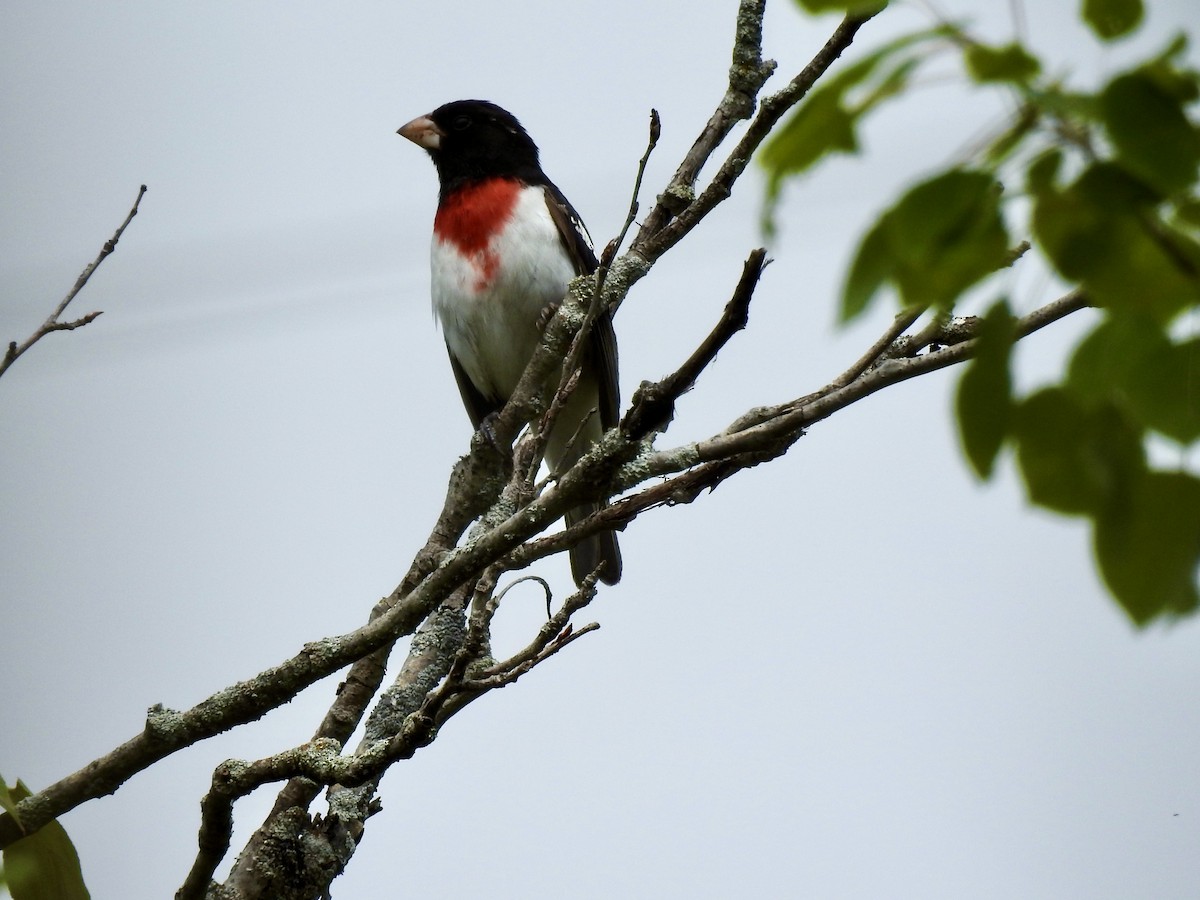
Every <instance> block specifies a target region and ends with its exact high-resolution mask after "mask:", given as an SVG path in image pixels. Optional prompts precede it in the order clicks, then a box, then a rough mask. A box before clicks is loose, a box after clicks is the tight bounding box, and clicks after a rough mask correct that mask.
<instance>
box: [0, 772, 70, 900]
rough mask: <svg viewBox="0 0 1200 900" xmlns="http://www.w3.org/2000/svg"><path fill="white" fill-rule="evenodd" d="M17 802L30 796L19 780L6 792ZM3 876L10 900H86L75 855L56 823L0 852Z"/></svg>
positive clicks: (45, 826) (64, 834)
mask: <svg viewBox="0 0 1200 900" xmlns="http://www.w3.org/2000/svg"><path fill="white" fill-rule="evenodd" d="M9 794H10V798H11V799H12V800H13V801H15V802H17V803H19V802H20V801H22V800H24V799H25V798H26V797H28V796H29V795H30V790H29V788H27V787H26V786H25V785H24V784H22V783H21V782H20V781H18V782H17V785H16V787H14V788H10V789H9ZM4 874H5V877H6V878H7V879H8V892H9V894H10V895H11V896H12V898H13V900H88V898H89V897H90V896H91V895H90V894H89V893H88V889H87V887H86V886H85V885H84V883H83V873H82V871H81V870H80V868H79V855H78V854H77V853H76V852H75V846H74V845H73V844H72V843H71V839H70V838H69V837H67V832H66V830H65V829H64V828H63V827H62V826H61V825H60V824H58V822H57V821H53V822H50V823H48V824H46V825H44V826H42V827H41V828H40V829H39V830H38V831H35V832H34V833H33V834H31V835H29V836H27V837H23V838H21V839H20V840H19V841H16V842H15V843H12V844H10V845H9V846H8V847H6V848H5V849H4Z"/></svg>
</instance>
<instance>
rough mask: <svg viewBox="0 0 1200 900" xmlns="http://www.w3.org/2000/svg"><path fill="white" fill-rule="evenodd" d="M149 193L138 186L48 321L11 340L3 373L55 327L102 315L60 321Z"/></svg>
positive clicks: (1, 368) (71, 327) (60, 328)
mask: <svg viewBox="0 0 1200 900" xmlns="http://www.w3.org/2000/svg"><path fill="white" fill-rule="evenodd" d="M145 195H146V186H145V185H144V184H143V185H142V186H141V188H139V189H138V195H137V198H136V199H135V200H134V201H133V206H132V208H130V210H129V215H127V216H126V217H125V221H124V222H122V223H121V224H120V226H119V227H118V228H117V230H116V231H115V232H114V233H113V236H112V237H111V238H109V239H108V240H107V241H105V242H104V246H103V247H101V248H100V254H99V255H98V256H97V257H96V258H95V259H94V260H93V261H92V262H91V263H89V264H88V266H87V268H85V269H84V270H83V272H81V273H80V275H79V277H78V278H76V279H75V286H74V287H72V288H71V290H70V291H69V292H68V293H67V296H65V297H63V299H62V301H61V302H60V303H59V304H58V306H56V307H55V308H54V312H52V313H50V316H49V318H47V319H46V321H45V322H43V323H42V324H41V327H40V328H38V330H37V331H35V332H34V333H33V334H31V335H30V336H29V337H28V338H26V339H25V341H24V342H22V343H20V344H18V343H17V342H16V341H10V342H9V344H8V349H7V350H5V352H4V357H3V358H2V359H0V375H3V374H4V373H5V372H7V371H8V367H9V366H11V365H12V364H13V363H14V362H16V361H17V358H18V357H20V356H21V354H22V353H24V352H25V351H26V350H28V349H29V348H30V347H32V346H33V345H34V344H36V343H37V342H38V341H40V340H41V339H42V338H44V337H45V336H46V335H48V334H50V333H51V332H55V331H74V330H75V329H76V328H82V327H83V326H84V325H87V324H88V323H90V322H92V321H94V320H95V318H96V317H97V316H99V315H100V311H99V310H97V311H95V312H90V313H88V314H87V315H85V316H81V317H80V318H78V319H75V320H74V321H72V322H60V321H59V316H61V315H62V314H63V313H64V312H66V310H67V307H68V306H69V305H70V304H71V301H72V300H74V299H75V297H76V295H78V293H79V292H80V291H81V290H83V286H84V285H85V284H87V283H88V279H89V278H91V277H92V273H93V272H95V271H96V269H97V268H99V266H100V263H102V262H104V260H106V259H107V258H108V257H109V255H110V254H111V253H112V252H113V251H114V250H116V249H117V242H118V241H119V240H121V235H122V234H124V233H125V229H126V228H127V227H129V223H130V222H132V221H133V217H134V216H136V215H137V213H138V207H139V206H140V205H141V203H142V197H144V196H145Z"/></svg>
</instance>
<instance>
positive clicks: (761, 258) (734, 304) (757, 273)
mask: <svg viewBox="0 0 1200 900" xmlns="http://www.w3.org/2000/svg"><path fill="white" fill-rule="evenodd" d="M767 263H768V260H767V251H766V250H764V249H762V248H759V249H758V250H755V251H753V252H752V253H751V254H750V256H749V258H748V259H747V260H746V263H745V265H744V266H743V267H742V277H741V278H740V279H739V280H738V284H737V287H736V288H735V289H734V292H733V296H732V297H731V298H730V299H729V302H728V303H727V304H725V311H724V312H723V313H722V314H721V319H720V321H719V322H717V324H716V326H715V327H714V328H713V330H712V331H711V332H710V333H709V335H708V337H706V338H705V339H704V341H703V342H702V343H701V344H700V346H699V347H697V348H696V351H695V352H694V353H693V354H692V355H691V356H690V357H688V359H687V360H686V361H685V362H684V364H683V365H682V366H680V367H679V368H678V369H676V370H675V371H674V372H672V373H671V374H670V375H668V376H667V377H666V378H664V379H663V380H662V381H659V382H657V383H654V384H651V383H648V382H643V383H642V386H641V387H640V388H638V391H637V393H636V394H635V395H634V398H633V405H632V406H631V408H630V410H629V412H628V414H626V416H625V420H624V421H623V422H622V423H621V429H622V430H623V431H624V432H625V433H626V434H628V435H629V437H630V438H632V439H633V440H641V439H642V438H643V437H645V436H646V435H648V434H649V433H650V432H651V431H661V430H664V429H665V428H666V426H667V423H669V422H670V421H671V419H673V418H674V416H675V401H676V400H678V399H679V398H680V397H681V396H682V395H683V394H684V393H685V392H687V391H689V390H691V388H692V386H693V385H694V384H695V383H696V379H697V378H699V377H700V373H701V372H703V371H704V369H705V368H707V367H708V364H709V363H711V362H712V361H713V360H714V359H716V358H717V353H719V352H720V350H721V348H722V347H724V346H725V345H726V344H727V343H729V340H730V339H731V338H732V337H733V336H734V335H735V334H736V333H737V332H739V331H741V330H742V329H743V328H745V327H746V323H747V322H749V321H750V300H751V298H753V296H754V288H755V287H757V285H758V279H759V278H761V277H762V273H763V269H764V268H766V266H767Z"/></svg>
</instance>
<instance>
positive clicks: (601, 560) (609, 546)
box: [566, 503, 621, 584]
mask: <svg viewBox="0 0 1200 900" xmlns="http://www.w3.org/2000/svg"><path fill="white" fill-rule="evenodd" d="M599 509H601V504H599V503H585V504H583V505H582V506H577V507H575V508H574V509H573V510H571V511H570V512H568V513H567V515H566V523H567V527H568V528H570V527H571V526H572V525H574V524H575V523H576V522H581V521H583V519H585V518H586V517H588V516H590V515H591V514H592V513H594V512H596V511H598V510H599ZM600 566H602V568H601V569H600V580H601V581H603V582H604V583H605V584H616V583H617V582H618V581H620V580H621V548H620V547H618V546H617V533H616V532H615V531H601V532H598V533H597V534H593V535H592V536H591V537H586V538H584V539H583V540H582V541H580V542H579V543H578V544H577V545H575V546H574V547H572V548H571V576H572V577H573V578H574V579H575V583H576V584H582V583H583V579H584V577H585V576H587V575H590V574H591V573H592V572H594V571H596V568H597V567H600Z"/></svg>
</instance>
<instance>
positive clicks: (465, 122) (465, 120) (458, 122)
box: [450, 116, 471, 131]
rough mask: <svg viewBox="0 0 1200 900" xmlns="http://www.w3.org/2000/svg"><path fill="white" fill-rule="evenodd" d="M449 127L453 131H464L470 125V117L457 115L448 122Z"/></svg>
mask: <svg viewBox="0 0 1200 900" xmlns="http://www.w3.org/2000/svg"><path fill="white" fill-rule="evenodd" d="M450 127H451V128H453V129H454V130H455V131H466V130H467V129H468V128H470V127H471V119H470V117H469V116H459V117H458V118H457V119H455V120H454V121H453V122H451V123H450Z"/></svg>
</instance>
